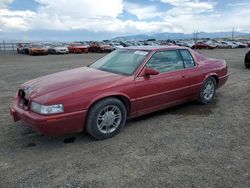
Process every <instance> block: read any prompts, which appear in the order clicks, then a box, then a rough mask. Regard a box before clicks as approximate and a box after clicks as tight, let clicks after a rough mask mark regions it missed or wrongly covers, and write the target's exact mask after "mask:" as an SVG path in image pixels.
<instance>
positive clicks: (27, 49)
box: [19, 43, 30, 54]
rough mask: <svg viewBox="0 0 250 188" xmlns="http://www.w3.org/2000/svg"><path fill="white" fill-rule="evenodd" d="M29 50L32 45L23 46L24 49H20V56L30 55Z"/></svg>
mask: <svg viewBox="0 0 250 188" xmlns="http://www.w3.org/2000/svg"><path fill="white" fill-rule="evenodd" d="M29 48H30V44H29V43H26V44H24V45H23V47H22V48H21V49H20V52H19V53H20V54H29Z"/></svg>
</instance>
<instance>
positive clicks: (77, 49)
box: [68, 42, 89, 53]
mask: <svg viewBox="0 0 250 188" xmlns="http://www.w3.org/2000/svg"><path fill="white" fill-rule="evenodd" d="M68 49H69V53H83V52H85V53H88V52H89V49H88V46H85V45H83V44H82V43H76V42H75V43H71V44H69V45H68Z"/></svg>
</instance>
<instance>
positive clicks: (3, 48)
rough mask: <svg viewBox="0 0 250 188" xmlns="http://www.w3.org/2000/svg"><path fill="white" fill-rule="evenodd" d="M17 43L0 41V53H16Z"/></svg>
mask: <svg viewBox="0 0 250 188" xmlns="http://www.w3.org/2000/svg"><path fill="white" fill-rule="evenodd" d="M16 50H17V43H10V42H5V41H1V42H0V52H16Z"/></svg>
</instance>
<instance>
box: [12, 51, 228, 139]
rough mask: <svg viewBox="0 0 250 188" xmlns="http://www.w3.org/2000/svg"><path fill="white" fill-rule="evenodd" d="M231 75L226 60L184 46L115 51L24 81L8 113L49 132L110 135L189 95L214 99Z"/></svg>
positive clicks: (189, 98) (192, 98)
mask: <svg viewBox="0 0 250 188" xmlns="http://www.w3.org/2000/svg"><path fill="white" fill-rule="evenodd" d="M227 79H228V72H227V64H226V62H225V61H224V60H218V59H210V58H206V57H204V56H203V55H202V54H200V53H198V52H195V51H193V50H191V49H189V48H186V47H177V46H169V47H133V48H123V49H119V50H116V51H114V52H112V53H110V54H108V55H106V56H105V57H103V58H101V59H99V60H97V61H96V62H94V63H93V64H91V65H89V66H86V67H81V68H76V69H72V70H67V71H64V72H59V73H55V74H51V75H49V76H43V77H41V78H37V79H34V80H31V81H28V82H26V83H24V84H23V85H21V87H20V89H19V91H18V92H17V94H16V95H15V97H14V98H13V104H12V106H11V107H10V112H11V114H12V116H13V118H14V121H19V120H23V121H25V122H27V123H28V124H30V126H31V127H32V128H33V129H34V130H36V131H38V132H40V133H43V134H45V135H56V134H66V133H74V132H79V131H82V130H87V132H88V133H89V134H90V135H92V136H93V137H94V138H96V139H105V138H110V137H112V136H114V135H115V134H117V133H118V132H119V131H120V130H121V129H122V127H123V126H124V125H125V122H126V119H127V118H128V117H129V118H133V117H137V116H141V115H144V114H148V113H151V112H154V111H157V110H161V109H164V108H167V107H170V106H174V105H178V104H181V103H184V102H187V101H191V100H198V101H199V102H201V103H203V104H207V103H210V102H211V101H212V99H213V97H214V95H215V91H216V89H218V88H219V87H221V86H222V85H224V84H225V82H226V81H227Z"/></svg>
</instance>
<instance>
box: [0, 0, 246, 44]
mask: <svg viewBox="0 0 250 188" xmlns="http://www.w3.org/2000/svg"><path fill="white" fill-rule="evenodd" d="M249 18H250V8H249V0H237V1H236V0H0V39H4V38H6V39H20V40H32V39H33V40H39V39H41V40H100V39H105V38H112V37H114V36H123V35H131V34H141V33H160V32H180V33H192V32H193V31H194V30H199V31H205V32H220V31H231V30H232V28H233V27H235V29H236V30H237V31H241V32H250V21H249Z"/></svg>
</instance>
